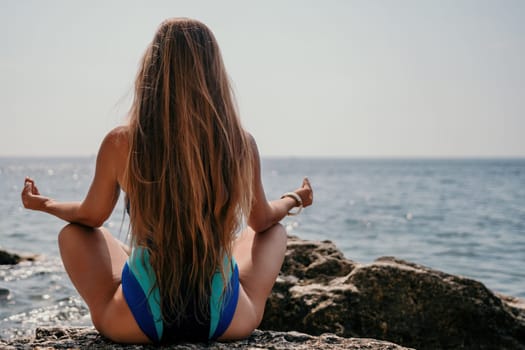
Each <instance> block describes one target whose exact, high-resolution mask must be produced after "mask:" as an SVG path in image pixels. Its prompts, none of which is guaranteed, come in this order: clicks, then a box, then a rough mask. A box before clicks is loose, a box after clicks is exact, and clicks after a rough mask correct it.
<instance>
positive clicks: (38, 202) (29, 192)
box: [22, 177, 51, 210]
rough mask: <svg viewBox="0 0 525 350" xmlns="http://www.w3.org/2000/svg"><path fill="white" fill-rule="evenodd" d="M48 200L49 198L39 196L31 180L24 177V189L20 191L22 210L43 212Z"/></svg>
mask: <svg viewBox="0 0 525 350" xmlns="http://www.w3.org/2000/svg"><path fill="white" fill-rule="evenodd" d="M50 200H51V199H50V198H48V197H44V196H42V195H40V192H39V191H38V188H37V187H36V185H35V181H34V180H33V179H31V178H29V177H26V179H25V182H24V189H23V190H22V204H23V205H24V208H26V209H32V210H43V209H44V208H45V205H46V202H48V201H50Z"/></svg>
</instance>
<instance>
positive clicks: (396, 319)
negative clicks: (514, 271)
mask: <svg viewBox="0 0 525 350" xmlns="http://www.w3.org/2000/svg"><path fill="white" fill-rule="evenodd" d="M281 272H282V273H281V275H280V277H279V278H278V280H277V282H276V284H275V287H274V289H273V292H272V295H271V296H270V298H269V300H268V302H267V305H266V312H265V315H264V319H263V322H262V324H261V326H260V328H261V329H266V330H279V331H291V330H295V331H299V332H305V333H308V334H312V335H320V334H322V333H325V332H331V333H335V334H337V335H339V336H342V337H365V338H375V339H384V340H388V341H391V342H394V343H397V344H401V345H403V346H408V347H414V348H417V349H445V348H446V349H453V348H462V349H525V307H524V305H525V304H524V303H523V301H521V300H519V299H516V298H511V297H503V296H498V295H495V294H494V293H492V292H491V291H490V290H488V289H487V288H486V287H485V286H484V285H483V284H482V283H480V282H477V281H475V280H472V279H468V278H463V277H460V276H454V275H450V274H446V273H443V272H439V271H436V270H432V269H430V268H427V267H424V266H421V265H417V264H413V263H409V262H406V261H402V260H399V259H395V258H392V257H383V258H379V259H377V260H376V261H375V262H373V263H372V264H367V265H363V264H358V263H356V262H353V261H351V260H348V259H345V258H344V256H343V255H342V254H341V252H339V251H338V250H337V248H336V247H335V246H334V245H333V244H332V243H331V242H329V241H324V242H310V241H303V240H300V239H298V238H295V237H290V238H289V241H288V250H287V253H286V257H285V262H284V264H283V269H282V271H281Z"/></svg>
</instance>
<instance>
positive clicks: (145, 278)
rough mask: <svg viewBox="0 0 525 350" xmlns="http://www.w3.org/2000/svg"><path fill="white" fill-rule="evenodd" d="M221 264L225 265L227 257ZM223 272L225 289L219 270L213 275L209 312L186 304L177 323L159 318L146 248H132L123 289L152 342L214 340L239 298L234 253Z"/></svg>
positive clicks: (226, 325) (138, 320) (160, 316)
mask: <svg viewBox="0 0 525 350" xmlns="http://www.w3.org/2000/svg"><path fill="white" fill-rule="evenodd" d="M224 264H225V265H224V266H225V267H228V259H227V257H225V258H224ZM225 272H226V277H227V278H228V284H227V286H226V289H225V290H224V282H223V277H222V274H221V273H220V272H219V271H218V272H216V273H215V274H214V275H213V278H212V285H211V296H210V299H209V301H210V308H209V315H200V317H195V312H194V311H195V308H194V307H189V308H188V309H187V312H186V314H185V315H184V316H183V317H182V321H181V322H180V323H179V324H178V325H172V324H167V323H166V322H164V321H163V319H162V313H161V307H160V292H159V288H158V286H157V285H156V283H155V280H156V277H155V273H154V272H153V268H152V267H151V265H150V264H149V253H148V251H147V249H144V248H142V247H136V248H134V249H133V251H132V252H131V255H130V256H129V258H128V260H127V261H126V264H125V265H124V269H123V270H122V292H123V294H124V298H125V299H126V302H127V304H128V306H129V308H130V310H131V313H132V314H133V317H134V318H135V320H136V321H137V324H138V325H139V327H140V329H141V330H142V331H143V332H144V334H146V335H147V336H148V338H149V339H150V340H151V341H152V342H154V343H160V342H173V341H180V340H193V341H208V340H215V339H217V338H218V337H220V336H221V335H222V334H223V333H224V332H225V331H226V329H227V328H228V326H229V325H230V323H231V321H232V319H233V315H234V313H235V309H236V308H237V301H238V299H239V269H238V267H237V263H236V262H235V260H234V259H233V257H232V261H231V264H229V268H225ZM223 290H224V293H223ZM191 304H193V303H190V305H191Z"/></svg>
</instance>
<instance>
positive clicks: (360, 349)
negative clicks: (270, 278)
mask: <svg viewBox="0 0 525 350" xmlns="http://www.w3.org/2000/svg"><path fill="white" fill-rule="evenodd" d="M0 348H1V349H6V350H22V349H46V350H47V349H137V350H141V349H157V347H155V346H153V345H149V346H143V345H120V344H115V343H111V342H109V341H108V340H106V339H104V338H103V337H101V336H100V334H99V333H98V332H96V331H95V330H94V329H93V328H39V329H37V330H36V335H35V337H33V338H25V339H17V340H14V341H11V342H4V343H2V341H0ZM163 349H166V350H168V349H173V350H193V349H195V350H199V349H217V350H229V349H274V350H284V349H297V350H310V349H327V350H331V349H354V350H365V349H366V350H402V349H407V348H403V347H401V346H399V345H396V344H392V343H389V342H385V341H379V340H374V339H346V338H341V337H338V336H336V335H333V334H324V335H321V336H318V337H313V336H311V335H307V334H303V333H298V332H286V333H284V332H272V331H255V332H254V333H253V334H252V336H251V337H249V338H247V339H244V340H239V341H235V342H227V343H218V342H215V343H209V344H206V343H200V344H199V343H196V344H191V343H182V344H178V345H171V346H166V347H163Z"/></svg>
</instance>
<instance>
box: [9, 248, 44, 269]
mask: <svg viewBox="0 0 525 350" xmlns="http://www.w3.org/2000/svg"><path fill="white" fill-rule="evenodd" d="M36 258H37V256H36V255H24V256H20V255H18V254H15V253H10V252H8V251H5V250H1V249H0V265H16V264H18V263H19V262H21V261H34V260H35V259H36Z"/></svg>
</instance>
